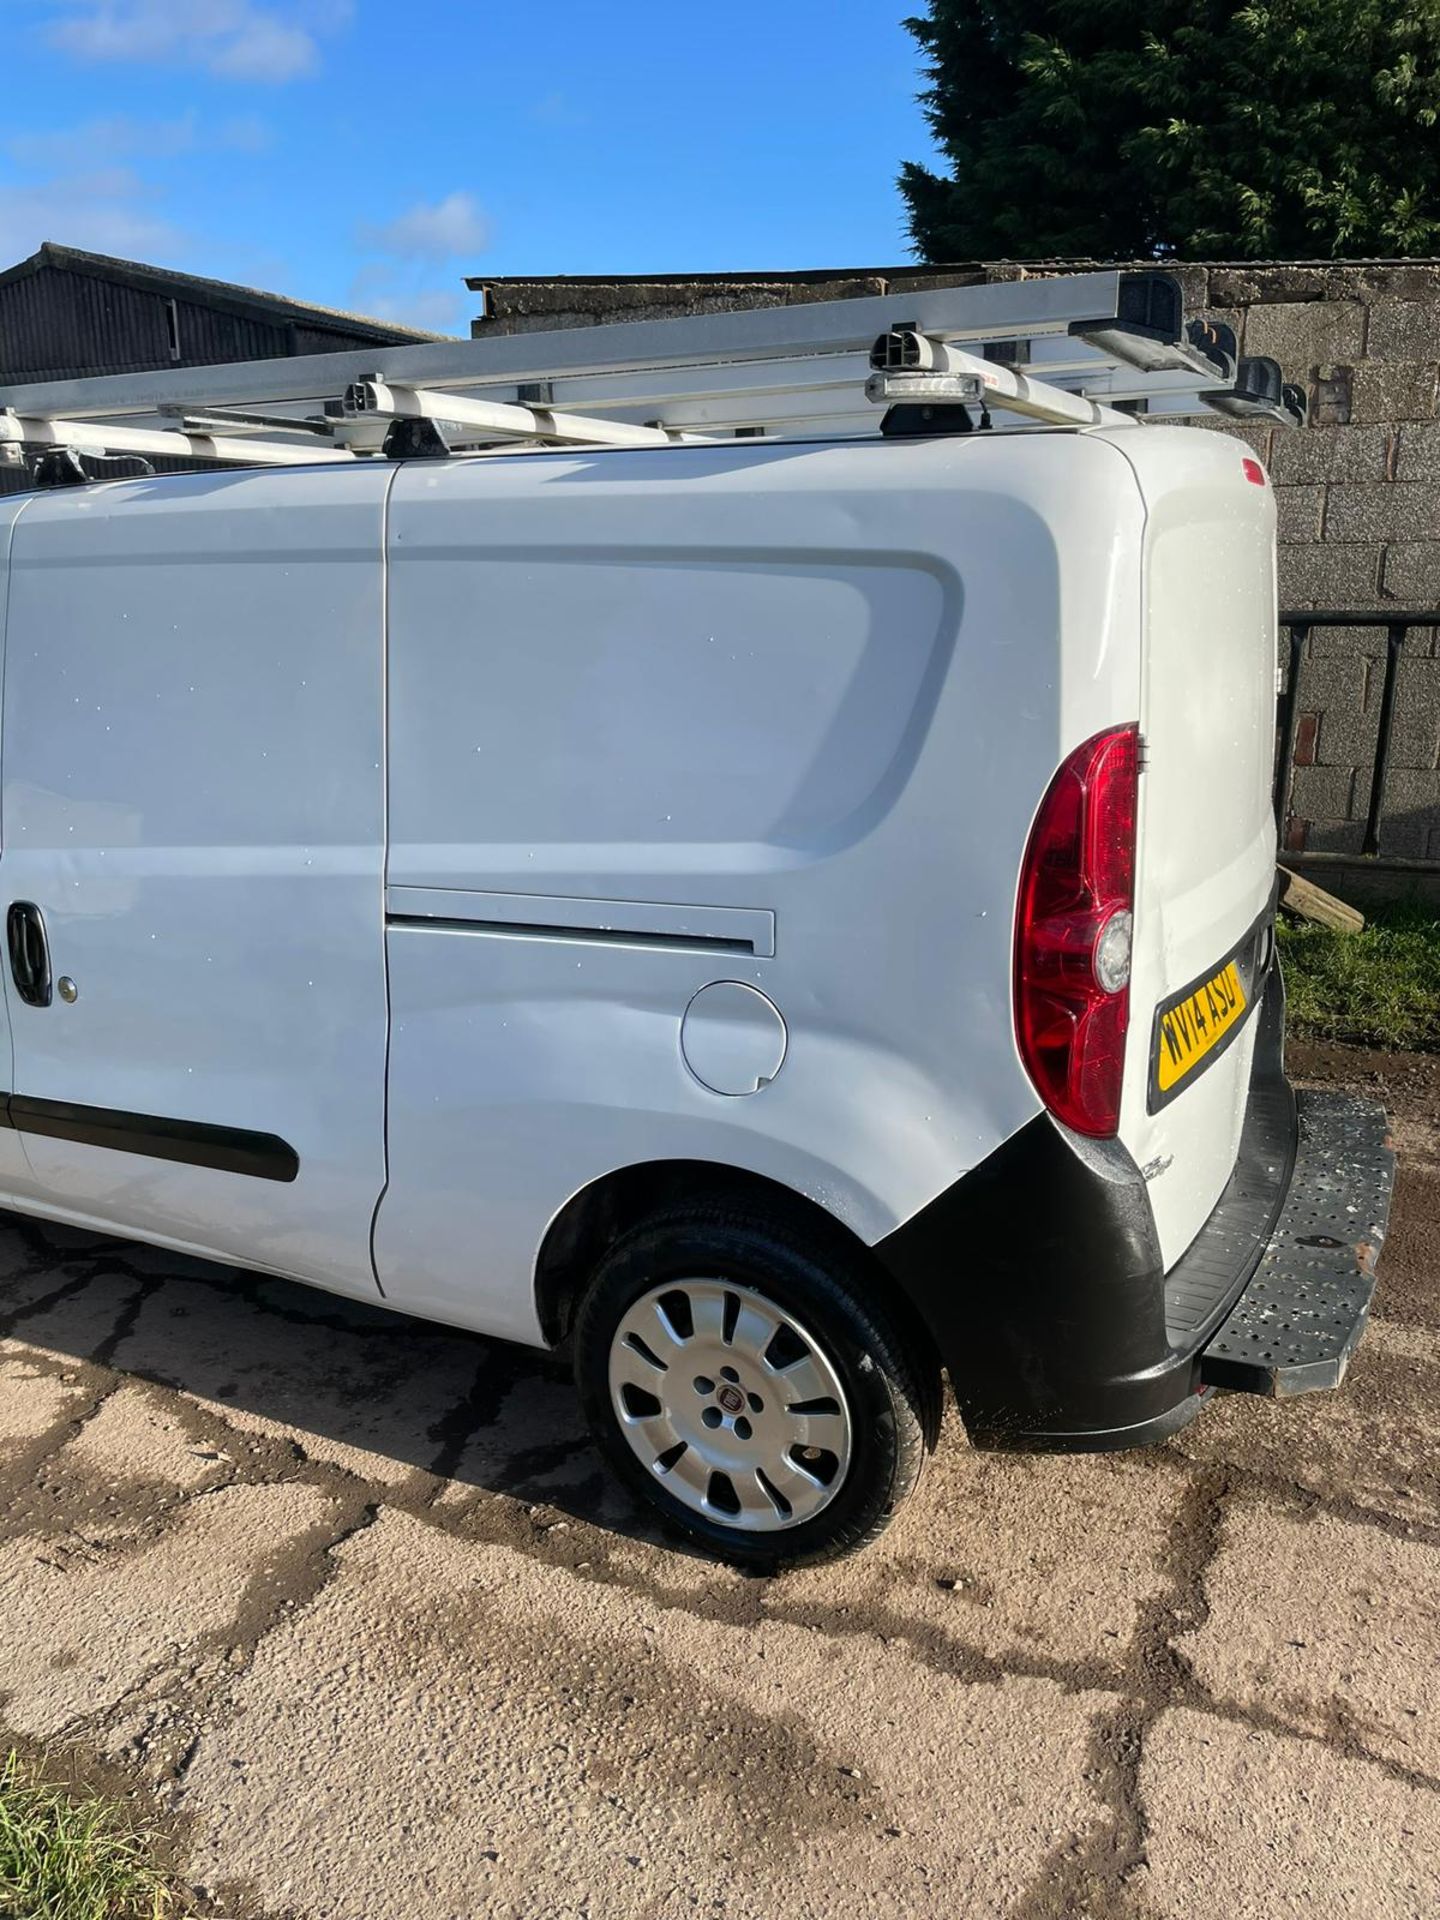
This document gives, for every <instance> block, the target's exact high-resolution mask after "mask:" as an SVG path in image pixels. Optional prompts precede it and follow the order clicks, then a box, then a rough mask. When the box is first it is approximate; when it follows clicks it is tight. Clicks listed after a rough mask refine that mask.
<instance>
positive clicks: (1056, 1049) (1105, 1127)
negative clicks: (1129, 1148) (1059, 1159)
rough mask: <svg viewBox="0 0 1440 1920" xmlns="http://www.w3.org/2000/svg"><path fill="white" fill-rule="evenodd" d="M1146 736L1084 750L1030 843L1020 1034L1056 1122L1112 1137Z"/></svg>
mask: <svg viewBox="0 0 1440 1920" xmlns="http://www.w3.org/2000/svg"><path fill="white" fill-rule="evenodd" d="M1139 781H1140V732H1139V729H1138V728H1137V727H1116V728H1115V729H1113V730H1112V731H1111V732H1108V733H1097V734H1096V736H1095V738H1094V739H1093V740H1087V741H1086V742H1085V744H1084V746H1083V747H1077V748H1076V750H1075V752H1074V753H1072V754H1071V755H1070V757H1069V759H1068V760H1066V761H1065V763H1064V765H1063V766H1062V767H1061V768H1060V771H1059V772H1058V773H1057V774H1056V775H1055V778H1054V779H1053V780H1052V781H1051V782H1050V786H1049V789H1048V790H1047V792H1046V795H1045V798H1044V800H1043V801H1042V802H1041V805H1040V811H1039V813H1038V814H1037V815H1036V817H1035V824H1034V826H1033V827H1032V828H1031V830H1030V842H1029V845H1028V846H1027V847H1026V849H1025V865H1024V867H1023V869H1022V871H1021V875H1020V902H1019V909H1018V912H1017V915H1016V925H1015V1038H1016V1041H1017V1044H1018V1045H1019V1048H1020V1057H1021V1059H1022V1060H1023V1061H1024V1062H1025V1069H1026V1072H1027V1073H1028V1074H1029V1075H1030V1078H1031V1079H1032V1080H1033V1081H1034V1082H1035V1087H1036V1090H1037V1092H1038V1093H1039V1095H1040V1098H1041V1099H1042V1100H1043V1101H1044V1102H1045V1105H1046V1106H1047V1107H1048V1108H1049V1109H1050V1111H1051V1113H1053V1114H1054V1115H1055V1117H1056V1119H1057V1120H1062V1121H1063V1122H1064V1123H1065V1125H1066V1126H1067V1127H1073V1128H1074V1129H1075V1131H1076V1132H1077V1133H1088V1134H1096V1135H1108V1134H1113V1133H1114V1132H1115V1130H1116V1128H1117V1127H1118V1126H1119V1124H1120V1082H1121V1076H1122V1073H1123V1070H1124V1064H1125V1034H1126V1030H1127V1028H1128V1027H1129V1024H1130V927H1131V918H1130V916H1131V913H1132V911H1133V908H1134V904H1135V810H1136V801H1137V797H1138V789H1139Z"/></svg>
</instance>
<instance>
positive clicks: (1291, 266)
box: [470, 260, 1440, 890]
mask: <svg viewBox="0 0 1440 1920" xmlns="http://www.w3.org/2000/svg"><path fill="white" fill-rule="evenodd" d="M1114 264H1116V263H1114V262H1095V261H1073V262H1051V261H1046V262H1035V263H1030V264H1026V265H1016V264H1012V263H1008V262H1007V263H994V262H972V263H967V264H965V265H962V266H955V267H945V268H939V267H933V268H924V269H918V268H915V267H913V266H910V267H898V268H853V269H846V270H840V271H836V272H833V273H808V274H789V275H787V274H780V273H775V274H754V275H738V274H737V275H693V276H672V277H669V278H655V279H639V278H633V277H632V278H628V279H618V280H611V281H605V280H593V279H592V280H575V279H561V280H550V281H544V280H524V281H520V280H495V281H485V282H483V283H482V282H481V281H479V280H475V281H472V282H471V283H470V284H471V286H472V287H474V288H476V289H477V290H479V289H481V287H482V286H483V290H484V294H485V303H486V317H485V318H483V319H481V320H479V321H477V322H476V324H475V326H474V329H473V331H474V332H475V334H476V335H477V336H483V335H484V334H486V333H488V332H492V331H494V332H507V333H509V332H523V331H529V330H533V329H538V328H545V327H554V326H584V325H594V324H596V323H598V322H604V321H611V320H625V319H638V318H642V317H643V318H656V319H658V318H661V317H674V316H679V315H686V314H694V313H705V312H716V311H721V310H726V309H731V308H735V307H742V306H744V307H757V306H773V305H778V304H790V303H792V302H795V301H802V300H804V301H808V300H816V299H843V298H847V297H855V296H857V295H865V294H875V293H893V292H902V291H904V290H906V289H907V288H908V289H915V288H919V287H923V286H964V285H974V284H978V283H982V282H985V281H989V280H1015V279H1021V278H1025V277H1028V276H1043V277H1048V276H1051V275H1053V274H1056V273H1064V272H1084V271H1089V270H1092V269H1093V268H1094V267H1095V266H1097V265H1114ZM1121 264H1132V265H1142V266H1143V265H1145V264H1146V263H1144V262H1134V263H1121ZM1171 270H1172V271H1175V272H1177V273H1178V274H1179V276H1180V278H1181V280H1182V282H1183V284H1184V287H1185V295H1186V306H1187V310H1188V311H1189V312H1190V313H1191V314H1192V315H1209V316H1211V317H1213V318H1215V319H1220V320H1224V321H1226V322H1228V323H1229V325H1231V326H1232V327H1234V329H1235V332H1236V334H1237V336H1238V338H1239V341H1240V348H1241V351H1242V352H1243V353H1247V354H1268V355H1270V356H1271V357H1272V358H1274V359H1276V360H1278V361H1279V362H1280V364H1281V366H1282V368H1283V369H1284V372H1285V377H1286V379H1287V380H1292V381H1296V382H1298V383H1300V384H1302V385H1303V386H1304V387H1305V388H1306V390H1307V392H1308V394H1309V399H1310V424H1309V425H1308V426H1307V427H1305V428H1303V429H1300V430H1288V431H1287V430H1286V429H1284V428H1279V427H1277V428H1269V427H1263V428H1248V427H1247V428H1234V427H1217V430H1219V431H1225V432H1231V433H1235V434H1236V435H1237V437H1239V438H1241V439H1243V440H1245V441H1246V442H1247V444H1249V445H1250V446H1251V447H1252V448H1253V449H1254V450H1255V452H1256V453H1257V454H1258V455H1259V457H1260V458H1261V459H1262V460H1263V461H1264V462H1265V464H1266V466H1267V467H1268V469H1269V471H1270V474H1271V478H1272V480H1273V482H1274V485H1275V495H1276V501H1277V504H1278V507H1279V514H1280V601H1281V606H1282V608H1285V609H1287V610H1295V611H1300V612H1303V611H1307V610H1317V609H1327V608H1328V609H1335V610H1358V611H1364V612H1369V611H1371V610H1372V609H1373V610H1374V612H1375V613H1376V615H1377V624H1376V625H1375V626H1373V627H1371V626H1364V627H1356V628H1350V629H1336V630H1332V631H1328V632H1327V631H1325V630H1323V629H1318V628H1317V629H1315V630H1314V631H1313V632H1312V634H1311V636H1310V639H1309V640H1308V642H1307V644H1306V648H1305V651H1304V655H1303V658H1302V660H1301V663H1300V683H1299V715H1298V723H1297V729H1296V755H1295V759H1296V769H1295V778H1294V786H1293V793H1292V802H1291V813H1290V818H1289V820H1288V821H1287V823H1286V829H1285V842H1286V847H1287V850H1288V853H1289V855H1290V857H1292V858H1293V859H1294V860H1295V861H1296V863H1297V864H1300V865H1304V864H1306V859H1305V856H1306V855H1308V854H1318V855H1321V856H1335V855H1346V854H1350V855H1358V854H1359V852H1360V846H1361V841H1362V838H1363V835H1364V824H1365V819H1366V814H1367V811H1368V807H1369V800H1370V774H1371V769H1372V767H1373V764H1374V754H1375V742H1376V736H1377V730H1378V721H1379V704H1380V696H1381V689H1382V686H1383V681H1384V664H1385V652H1386V630H1385V627H1384V626H1383V624H1380V622H1382V621H1383V619H1384V616H1385V613H1386V611H1387V610H1393V611H1405V612H1428V611H1429V610H1431V609H1433V610H1434V611H1435V614H1436V625H1435V626H1433V627H1431V626H1426V627H1423V628H1420V629H1418V630H1416V631H1413V632H1411V633H1409V634H1407V636H1406V639H1405V643H1404V649H1403V653H1402V657H1401V661H1400V666H1399V673H1398V679H1397V683H1396V702H1395V724H1394V732H1393V736H1392V747H1391V755H1390V774H1389V778H1388V780H1387V784H1386V796H1385V808H1384V825H1383V830H1382V835H1381V844H1380V851H1381V856H1382V858H1384V859H1387V860H1393V861H1395V862H1397V863H1404V862H1411V861H1420V862H1428V863H1436V864H1440V644H1437V632H1440V260H1411V261H1358V262H1349V263H1338V264H1337V263H1326V262H1322V263H1317V264H1306V263H1303V262H1300V263H1295V262H1286V263H1260V264H1239V265H1235V264H1228V265H1227V264H1224V263H1217V264H1192V263H1186V264H1184V265H1180V266H1175V267H1172V269H1171ZM1395 884H1396V888H1397V890H1403V884H1404V875H1403V872H1401V873H1399V874H1397V879H1396V882H1395ZM1342 890H1343V889H1342Z"/></svg>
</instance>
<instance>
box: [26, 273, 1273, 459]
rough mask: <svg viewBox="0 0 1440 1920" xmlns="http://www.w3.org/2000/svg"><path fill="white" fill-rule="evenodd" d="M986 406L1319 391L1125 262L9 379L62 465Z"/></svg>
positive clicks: (1249, 407) (848, 424) (670, 437)
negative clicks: (560, 324) (218, 361)
mask: <svg viewBox="0 0 1440 1920" xmlns="http://www.w3.org/2000/svg"><path fill="white" fill-rule="evenodd" d="M879 407H884V408H885V409H886V410H887V411H886V413H885V415H884V416H883V423H882V416H881V414H880V413H879V412H878V411H877V409H878V408H879ZM991 408H993V409H995V410H996V411H997V412H1000V413H1001V414H1002V416H1004V417H1005V418H1006V420H1007V424H1008V422H1009V420H1010V419H1011V418H1012V417H1013V420H1014V421H1015V422H1016V423H1022V424H1023V423H1028V422H1040V423H1044V424H1048V425H1064V426H1094V425H1117V424H1126V425H1133V424H1135V422H1136V420H1137V417H1138V416H1139V415H1140V414H1142V413H1143V414H1146V415H1150V416H1154V415H1162V416H1163V415H1168V416H1170V417H1175V416H1177V415H1184V414H1193V413H1196V412H1199V411H1203V410H1205V409H1207V408H1209V409H1212V410H1214V411H1217V412H1220V413H1225V414H1230V415H1232V416H1238V417H1242V418H1244V417H1265V418H1269V419H1278V420H1281V421H1284V422H1287V423H1294V422H1296V421H1298V420H1299V419H1301V418H1303V397H1301V396H1299V395H1298V393H1297V390H1296V389H1294V388H1288V387H1285V386H1284V385H1283V383H1282V381H1281V378H1280V370H1279V368H1278V367H1277V366H1276V365H1275V363H1274V362H1273V361H1267V360H1254V359H1252V360H1244V359H1240V358H1239V357H1238V356H1237V354H1236V351H1235V342H1234V336H1233V334H1230V332H1229V330H1228V329H1227V328H1224V327H1213V326H1205V325H1202V324H1200V323H1194V324H1192V325H1190V326H1189V327H1188V328H1187V327H1186V326H1185V323H1184V316H1183V311H1182V302H1181V297H1180V289H1179V285H1178V283H1177V282H1176V281H1175V280H1174V279H1172V278H1171V277H1170V276H1169V275H1166V274H1163V273H1151V272H1125V271H1121V270H1115V269H1110V270H1104V271H1100V272H1095V273H1086V274H1076V275H1072V276H1069V277H1065V278H1056V279H1050V280H1025V281H1016V282H1005V283H996V284H989V285H982V286H973V287H959V288H953V287H952V288H936V289H929V290H922V291H919V292H909V293H903V292H902V293H895V294H889V295H882V296H879V297H870V298H865V299H859V300H837V301H823V302H814V303H810V304H805V305H799V306H790V307H774V308H760V309H753V310H750V311H746V312H740V313H721V314H709V315H701V316H697V317H695V318H691V319H680V320H649V321H633V322H622V323H620V324H618V325H607V326H597V327H576V328H567V329H565V330H563V331H559V332H551V333H532V334H514V335H505V336H501V337H498V338H494V339H480V340H455V341H446V342H437V343H435V344H430V345H422V346H402V347H382V348H373V347H372V348H367V349H362V350H360V351H350V352H346V353H330V354H312V355H304V356H296V357H293V358H289V359H268V360H255V361H244V362H236V363H233V364H229V365H220V366H210V367H195V368H184V369H178V368H177V369H173V370H168V371H163V372H157V373H137V374H119V375H113V376H108V377H95V378H86V379H79V380H61V381H37V382H31V383H28V384H21V385H13V386H10V387H8V388H3V389H0V459H8V460H9V461H10V462H11V463H12V464H14V463H16V462H17V461H20V460H22V459H27V458H30V459H33V458H34V456H35V455H36V454H38V453H43V452H44V451H45V450H47V449H70V450H72V462H71V466H70V467H69V468H68V469H65V470H63V471H62V472H61V473H60V474H59V476H58V478H62V479H72V480H74V479H80V478H83V477H85V476H84V474H83V470H80V468H79V463H78V461H76V460H74V459H73V455H75V454H83V453H94V454H109V455H113V454H138V455H142V456H147V455H151V456H153V455H158V456H162V457H179V458H182V459H183V458H196V459H201V460H206V461H217V462H221V463H224V464H239V465H296V464H313V463H316V462H327V461H334V460H337V459H341V460H353V459H356V458H366V457H373V456H376V455H379V454H381V453H383V452H386V451H389V452H390V453H391V454H392V455H396V454H403V453H406V452H418V451H425V452H433V453H443V452H446V451H448V450H449V449H450V448H451V447H456V448H459V447H465V448H473V449H495V448H501V447H507V446H508V447H515V446H522V447H524V446H531V447H535V446H550V447H555V446H587V447H636V446H657V445H665V444H671V443H674V442H677V441H697V440H699V441H707V440H714V439H725V438H730V437H735V436H754V435H783V436H785V437H788V438H807V437H817V436H823V437H836V436H860V435H873V434H874V433H875V432H876V430H877V427H879V428H880V430H882V431H887V430H888V431H895V432H904V431H945V430H949V431H964V430H967V429H968V428H969V427H970V426H971V425H972V424H973V422H972V420H971V418H970V415H971V414H972V413H974V412H976V411H977V410H979V411H980V415H981V422H982V424H986V425H988V424H990V412H989V410H990V409H991ZM957 409H958V410H959V412H958V413H957V411H956V410H957ZM962 415H963V417H961V416H962ZM420 423H428V424H425V425H424V426H423V430H421V431H419V432H417V431H416V428H417V424H420ZM402 429H404V430H405V431H401V430H402Z"/></svg>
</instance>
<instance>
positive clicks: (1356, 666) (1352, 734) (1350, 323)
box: [1187, 261, 1440, 864]
mask: <svg viewBox="0 0 1440 1920" xmlns="http://www.w3.org/2000/svg"><path fill="white" fill-rule="evenodd" d="M1187 278H1189V279H1190V280H1191V283H1192V284H1191V286H1190V288H1188V289H1187V292H1188V293H1189V294H1190V297H1191V299H1192V300H1193V301H1194V304H1195V305H1196V307H1197V308H1198V307H1199V306H1200V305H1201V302H1202V300H1203V304H1204V308H1205V310H1207V311H1208V312H1210V313H1212V314H1214V315H1216V316H1217V317H1222V318H1224V319H1226V320H1228V321H1229V322H1230V324H1231V325H1232V326H1234V327H1235V329H1236V332H1237V334H1238V335H1239V337H1240V343H1241V348H1242V351H1243V352H1245V353H1263V354H1269V355H1270V356H1271V357H1272V358H1273V359H1276V360H1278V361H1279V362H1280V364H1281V366H1282V367H1283V368H1284V369H1285V374H1286V377H1287V379H1291V380H1296V381H1298V382H1300V383H1301V384H1303V385H1304V386H1305V388H1306V389H1307V391H1308V393H1309V397H1310V424H1309V426H1308V427H1306V428H1305V429H1303V430H1302V431H1299V432H1294V431H1286V430H1285V429H1284V428H1281V427H1275V428H1265V429H1261V430H1259V431H1255V430H1252V431H1250V432H1248V433H1247V434H1246V435H1245V438H1246V439H1247V440H1248V441H1249V442H1250V444H1251V445H1252V446H1253V447H1254V448H1255V450H1256V452H1257V453H1258V454H1259V455H1260V457H1261V458H1262V459H1263V460H1264V461H1265V464H1266V465H1267V467H1268V468H1269V471H1270V475H1271V478H1272V480H1273V481H1274V484H1275V497H1276V502H1277V505H1278V507H1279V512H1280V603H1281V606H1282V608H1284V609H1286V610H1291V611H1295V612H1305V611H1309V610H1312V609H1315V610H1319V609H1327V608H1328V609H1337V610H1346V611H1360V612H1369V611H1370V610H1371V609H1374V611H1375V612H1376V613H1377V614H1379V615H1380V616H1382V618H1383V615H1384V614H1385V613H1386V612H1387V611H1394V612H1406V613H1427V612H1430V611H1432V610H1433V611H1434V612H1435V614H1436V622H1437V624H1436V626H1425V627H1420V628H1418V629H1413V630H1411V631H1409V632H1407V633H1406V635H1405V638H1404V642H1403V648H1402V652H1401V657H1400V663H1399V669H1398V674H1397V678H1396V684H1395V717H1394V725H1393V731H1392V734H1391V746H1390V757H1389V773H1388V777H1387V779H1386V784H1385V795H1384V808H1383V814H1382V825H1381V833H1380V854H1381V857H1382V858H1383V859H1387V860H1395V861H1397V862H1398V861H1412V860H1413V861H1426V862H1440V646H1437V631H1440V406H1437V391H1440V262H1433V261H1432V262H1419V261H1407V262H1396V263H1385V262H1377V263H1355V264H1353V265H1350V264H1346V265H1340V264H1331V265H1323V266H1305V265H1303V264H1302V265H1275V266H1253V267H1248V266H1247V267H1227V266H1214V267H1209V268H1199V269H1189V270H1187ZM1385 656H1386V628H1385V627H1384V626H1383V625H1381V624H1379V623H1378V622H1377V624H1376V625H1375V626H1373V627H1372V626H1363V627H1351V628H1333V629H1330V630H1328V631H1327V630H1326V629H1324V628H1321V627H1317V628H1314V629H1312V631H1311V633H1310V636H1309V639H1308V641H1307V642H1306V645H1305V649H1304V652H1303V655H1302V658H1301V660H1300V666H1299V692H1298V701H1299V706H1298V718H1297V726H1296V738H1295V775H1294V784H1293V788H1292V795H1291V807H1290V817H1289V819H1288V820H1287V822H1286V825H1285V836H1284V837H1285V845H1286V849H1287V851H1288V852H1289V853H1290V854H1291V855H1292V856H1299V855H1304V854H1307V853H1309V854H1315V853H1318V854H1358V853H1359V852H1360V848H1361V842H1362V840H1363V837H1364V831H1365V819H1366V815H1367V813H1368V811H1369V806H1370V795H1371V777H1372V771H1373V768H1374V763H1375V747H1376V739H1377V734H1378V725H1379V709H1380V699H1381V691H1382V688H1383V685H1384V677H1385ZM1301 864H1304V862H1303V860H1302V861H1301Z"/></svg>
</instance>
